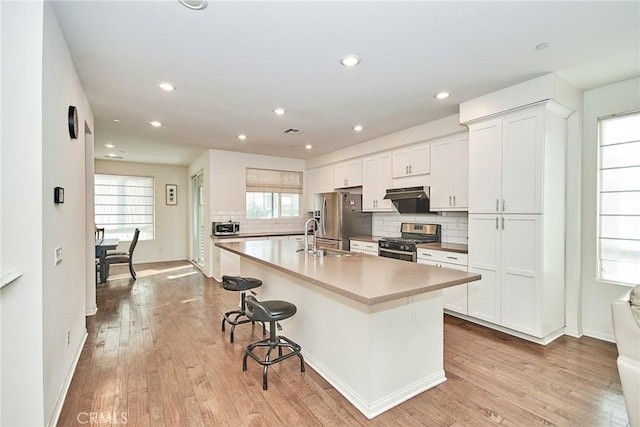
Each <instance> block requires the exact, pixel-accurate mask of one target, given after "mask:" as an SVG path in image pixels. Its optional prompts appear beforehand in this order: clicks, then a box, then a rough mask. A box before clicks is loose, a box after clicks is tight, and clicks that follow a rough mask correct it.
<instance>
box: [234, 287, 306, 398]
mask: <svg viewBox="0 0 640 427" xmlns="http://www.w3.org/2000/svg"><path fill="white" fill-rule="evenodd" d="M296 311H297V308H296V306H295V305H293V304H291V303H290V302H287V301H262V302H258V301H257V300H256V299H255V298H254V297H253V296H249V297H247V316H249V318H250V319H252V320H255V321H256V322H269V338H267V339H264V340H262V341H257V342H254V343H251V344H249V345H248V346H247V348H245V349H244V353H245V354H244V357H243V358H242V370H243V371H246V370H247V357H248V356H251V358H252V359H253V360H255V361H256V362H258V363H259V364H260V365H262V366H263V369H262V389H263V390H266V389H267V371H268V369H269V366H271V365H273V364H275V363H278V362H282V361H283V360H287V359H288V358H290V357H293V356H298V358H299V359H300V372H304V358H303V357H302V354H301V353H300V351H301V347H300V346H299V345H298V344H296V343H295V342H293V341H291V340H290V339H289V338H287V337H283V336H276V328H279V327H280V325H277V326H276V322H278V321H279V320H284V319H288V318H289V317H292V316H293V315H294V314H296ZM263 325H264V323H263ZM256 347H269V349H268V350H267V354H266V355H265V357H264V359H261V358H260V357H258V356H257V355H256V354H255V353H254V352H253V350H254V349H255V348H256ZM276 347H277V348H278V357H276V358H275V359H273V360H272V359H271V351H272V350H274V349H275V348H276ZM283 348H288V349H289V350H291V352H289V353H286V354H284V355H283V354H282V349H283Z"/></svg>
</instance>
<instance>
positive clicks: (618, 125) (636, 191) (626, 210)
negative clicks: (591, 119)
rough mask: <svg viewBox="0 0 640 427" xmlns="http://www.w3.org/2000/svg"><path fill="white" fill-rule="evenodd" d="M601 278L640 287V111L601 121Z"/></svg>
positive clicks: (599, 155) (599, 222) (599, 262)
mask: <svg viewBox="0 0 640 427" xmlns="http://www.w3.org/2000/svg"><path fill="white" fill-rule="evenodd" d="M599 130H600V135H599V147H598V148H599V150H598V151H599V152H598V157H599V176H598V192H599V194H598V196H599V198H598V279H599V280H602V281H606V282H615V283H624V284H638V283H640V112H633V113H628V114H622V115H615V116H611V117H606V118H601V119H600V123H599Z"/></svg>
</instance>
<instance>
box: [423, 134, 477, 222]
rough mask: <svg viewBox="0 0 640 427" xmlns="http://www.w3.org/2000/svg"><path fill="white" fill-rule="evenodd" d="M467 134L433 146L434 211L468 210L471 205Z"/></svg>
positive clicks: (431, 206)
mask: <svg viewBox="0 0 640 427" xmlns="http://www.w3.org/2000/svg"><path fill="white" fill-rule="evenodd" d="M468 198H469V138H468V136H467V134H464V135H458V136H456V137H451V138H446V139H443V140H439V141H434V142H432V143H431V194H430V196H429V199H430V208H431V210H432V211H466V210H467V209H468V205H469V200H468Z"/></svg>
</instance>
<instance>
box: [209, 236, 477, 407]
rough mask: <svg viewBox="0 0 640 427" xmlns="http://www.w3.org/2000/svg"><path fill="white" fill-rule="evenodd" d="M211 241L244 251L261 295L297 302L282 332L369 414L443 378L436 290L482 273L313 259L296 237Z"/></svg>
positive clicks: (347, 256)
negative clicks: (291, 316)
mask: <svg viewBox="0 0 640 427" xmlns="http://www.w3.org/2000/svg"><path fill="white" fill-rule="evenodd" d="M216 246H218V247H220V248H222V249H224V250H228V251H231V252H233V253H236V254H238V255H240V257H241V272H242V275H243V276H250V277H256V278H259V279H261V280H262V281H263V283H264V284H263V286H262V287H260V288H258V289H257V291H258V299H260V300H270V299H281V300H286V301H290V302H292V303H293V304H295V305H296V306H297V307H298V312H297V314H296V316H294V317H293V318H291V319H288V320H286V321H284V322H283V325H284V326H285V331H284V333H283V335H285V336H287V337H289V338H291V339H293V340H294V341H296V342H298V343H299V344H300V345H301V346H302V352H303V355H304V357H305V360H306V361H307V363H308V364H309V365H310V366H311V367H312V368H314V369H315V370H316V371H317V372H318V373H319V374H320V375H322V376H323V377H324V378H325V379H326V380H327V381H328V382H329V383H331V385H332V386H333V387H334V388H335V389H336V390H338V391H339V392H340V393H341V394H342V395H343V396H345V398H346V399H347V400H349V401H350V402H351V403H352V404H353V405H354V406H355V407H356V408H358V410H360V411H361V412H362V413H363V414H364V415H365V416H366V417H367V418H373V417H375V416H376V415H379V414H380V413H382V412H384V411H386V410H388V409H390V408H392V407H394V406H396V405H398V404H400V403H402V402H403V401H405V400H407V399H409V398H411V397H413V396H415V395H416V394H419V393H421V392H423V391H425V390H428V389H430V388H432V387H434V386H436V385H438V384H440V383H442V382H444V381H445V380H446V377H445V373H444V369H443V308H442V289H443V288H446V287H449V286H455V285H458V284H461V283H466V282H471V281H474V280H479V279H480V275H478V274H469V273H466V272H462V271H457V270H450V269H444V268H437V267H431V266H426V265H420V264H415V263H410V262H402V261H398V260H394V259H390V258H379V257H374V256H369V255H362V254H352V253H341V252H326V256H320V257H318V256H314V255H313V254H308V253H305V252H299V251H298V249H299V248H300V247H301V245H300V244H299V243H297V242H292V241H277V240H260V241H247V242H238V243H216ZM250 370H251V369H250Z"/></svg>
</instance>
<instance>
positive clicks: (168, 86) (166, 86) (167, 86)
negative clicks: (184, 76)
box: [157, 82, 176, 92]
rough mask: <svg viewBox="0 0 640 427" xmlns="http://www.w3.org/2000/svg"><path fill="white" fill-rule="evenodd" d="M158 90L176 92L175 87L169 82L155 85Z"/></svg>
mask: <svg viewBox="0 0 640 427" xmlns="http://www.w3.org/2000/svg"><path fill="white" fill-rule="evenodd" d="M157 86H158V87H159V88H160V89H162V90H166V91H167V92H171V91H172V90H176V87H175V86H174V85H172V84H171V83H169V82H161V83H158V85H157Z"/></svg>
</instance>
